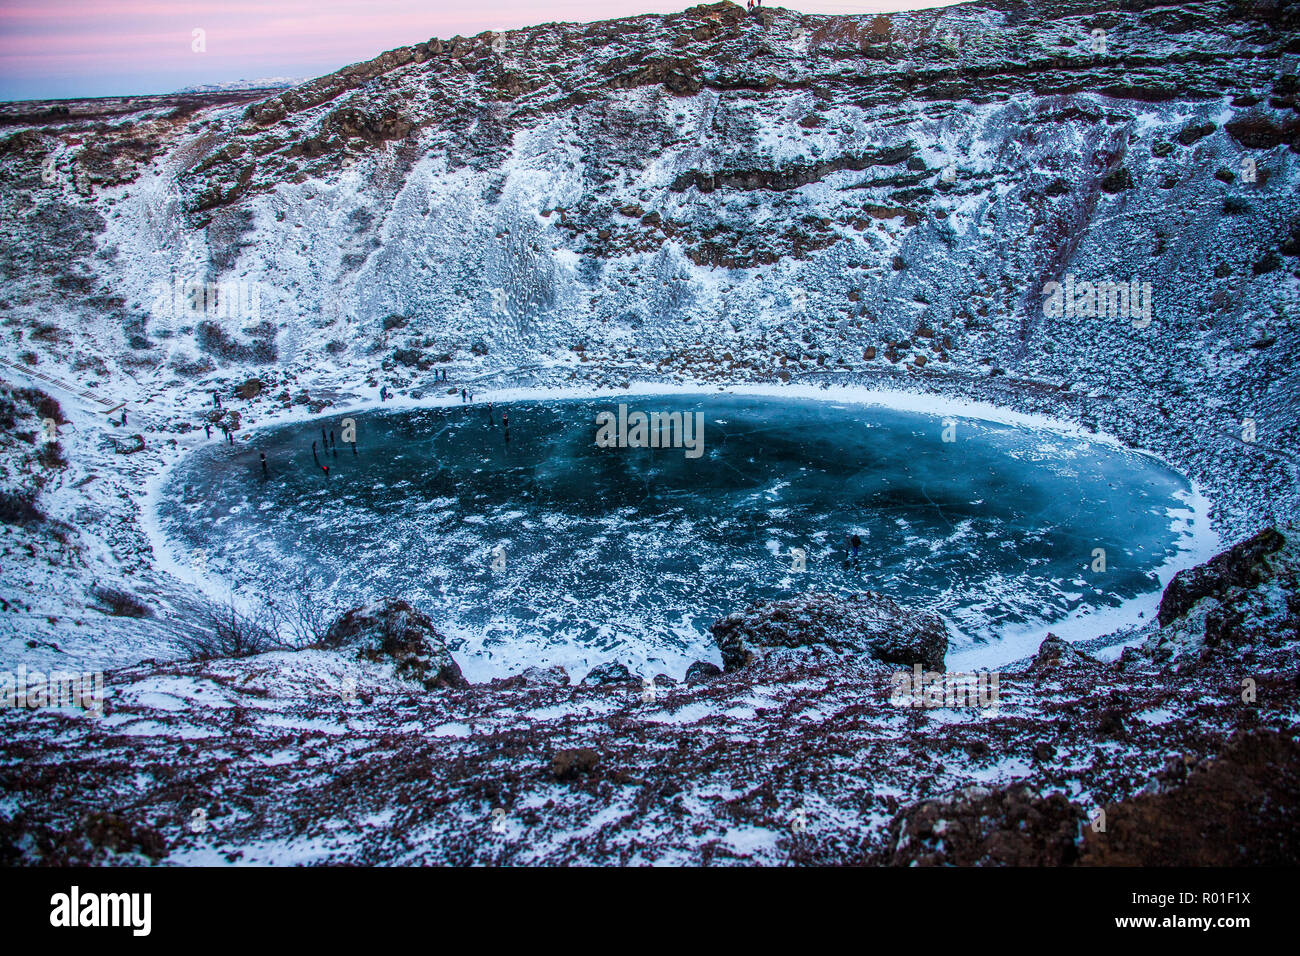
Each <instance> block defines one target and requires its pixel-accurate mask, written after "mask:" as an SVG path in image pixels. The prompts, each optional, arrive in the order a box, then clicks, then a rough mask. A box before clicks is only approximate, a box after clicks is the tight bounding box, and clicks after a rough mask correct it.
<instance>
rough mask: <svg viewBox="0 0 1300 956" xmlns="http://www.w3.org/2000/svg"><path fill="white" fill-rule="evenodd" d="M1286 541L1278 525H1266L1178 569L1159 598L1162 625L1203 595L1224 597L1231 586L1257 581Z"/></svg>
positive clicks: (1170, 622) (1265, 573) (1166, 625)
mask: <svg viewBox="0 0 1300 956" xmlns="http://www.w3.org/2000/svg"><path fill="white" fill-rule="evenodd" d="M1285 543H1286V539H1285V538H1284V537H1283V536H1282V534H1281V533H1280V532H1279V531H1278V530H1277V529H1276V528H1265V529H1264V530H1263V531H1261V532H1259V533H1258V534H1256V535H1254V536H1253V537H1250V538H1247V539H1246V540H1245V541H1242V542H1240V543H1239V544H1235V545H1233V546H1232V547H1231V548H1229V549H1228V550H1227V551H1224V552H1223V553H1222V554H1220V555H1217V556H1215V557H1213V558H1211V559H1210V560H1209V561H1207V562H1206V563H1205V564H1202V565H1198V566H1197V567H1195V568H1187V569H1185V570H1182V571H1179V572H1178V573H1177V574H1175V575H1174V579H1173V580H1172V581H1170V582H1169V586H1168V587H1166V588H1165V593H1164V596H1163V597H1161V599H1160V613H1159V621H1160V626H1161V627H1168V626H1169V625H1170V624H1172V623H1173V622H1174V621H1175V620H1177V619H1178V618H1180V617H1182V616H1183V615H1185V614H1186V613H1187V612H1188V611H1190V610H1191V609H1192V605H1194V604H1195V603H1196V602H1197V601H1199V600H1201V598H1205V597H1213V598H1217V599H1222V598H1224V597H1225V596H1226V595H1227V594H1228V591H1229V590H1230V589H1231V588H1244V587H1252V586H1253V585H1255V584H1258V583H1259V582H1260V581H1262V580H1263V579H1264V578H1265V577H1266V576H1267V574H1268V571H1267V569H1266V568H1265V567H1264V566H1263V561H1264V559H1265V558H1266V557H1267V556H1268V555H1270V554H1273V553H1274V552H1276V551H1278V550H1279V549H1280V548H1281V547H1282V546H1283V545H1284V544H1285Z"/></svg>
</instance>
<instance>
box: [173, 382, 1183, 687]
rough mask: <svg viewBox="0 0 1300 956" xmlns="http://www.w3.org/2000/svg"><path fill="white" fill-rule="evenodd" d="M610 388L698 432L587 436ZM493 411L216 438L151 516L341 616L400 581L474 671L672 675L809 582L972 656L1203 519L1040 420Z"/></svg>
mask: <svg viewBox="0 0 1300 956" xmlns="http://www.w3.org/2000/svg"><path fill="white" fill-rule="evenodd" d="M620 403H622V404H624V405H626V406H627V410H628V412H629V413H630V412H633V411H641V412H646V413H649V412H659V413H668V412H681V413H685V414H686V415H689V416H691V418H690V420H694V416H695V415H696V414H698V415H699V416H700V420H701V421H702V423H703V434H702V439H703V440H702V444H701V445H700V446H699V448H698V449H695V450H692V449H690V448H682V447H677V448H642V447H599V446H598V444H597V440H596V439H597V433H598V430H599V429H598V424H597V416H598V415H599V414H600V413H602V412H609V413H612V414H614V415H617V413H618V406H619V404H620ZM503 411H504V412H508V414H509V423H510V427H509V437H508V440H507V437H506V434H505V430H504V429H503V427H502V422H501V416H502V412H503ZM491 414H492V417H491V419H489V410H488V407H487V405H486V404H485V403H482V402H480V403H478V404H474V405H469V406H464V405H455V406H440V407H425V408H414V409H412V408H406V409H401V410H398V409H376V410H372V411H365V412H356V413H340V414H335V415H332V416H330V417H329V418H325V419H318V420H314V421H310V422H300V423H296V424H293V425H285V426H281V427H277V428H272V429H268V430H265V431H260V432H257V433H255V434H254V436H253V440H252V441H250V442H248V443H247V444H242V443H241V445H240V446H239V447H234V448H232V447H229V446H225V445H221V444H217V443H213V444H212V445H209V446H205V447H203V448H201V449H199V450H198V451H196V452H194V453H193V454H191V455H189V456H188V457H186V458H185V459H183V460H182V461H181V462H180V463H178V465H177V466H176V467H175V468H174V469H173V470H172V472H171V473H170V475H169V477H168V479H167V482H166V483H165V485H164V486H163V487H162V489H161V493H160V495H159V496H158V500H159V505H158V509H157V518H158V522H159V526H160V528H161V529H162V531H163V533H164V534H165V536H166V537H167V539H168V541H169V544H170V545H171V547H172V548H173V549H174V550H175V551H176V552H177V555H178V557H179V558H180V560H181V561H182V563H191V564H193V563H201V566H202V567H204V568H206V570H207V573H208V575H209V576H210V577H211V578H219V579H220V580H221V581H223V582H225V583H226V584H227V585H230V586H234V587H236V588H237V589H240V590H243V591H245V592H246V593H248V594H264V593H266V592H267V591H268V589H269V590H275V589H277V588H279V587H282V586H284V584H283V582H284V581H286V580H288V579H289V577H291V576H293V575H295V574H297V573H298V572H299V571H300V569H305V570H306V571H307V572H308V574H309V575H310V577H311V580H312V582H313V586H314V587H315V588H316V589H317V590H318V592H319V594H320V600H322V601H323V602H325V603H326V604H328V605H330V606H331V607H333V608H335V609H337V610H344V609H346V608H347V607H351V606H353V605H356V604H359V603H362V602H364V601H366V600H367V599H371V598H375V597H380V596H385V595H393V596H402V597H405V598H407V599H408V600H410V601H412V602H413V603H415V604H416V605H418V606H420V607H422V608H423V609H424V610H426V611H428V612H429V613H430V615H431V616H432V617H433V619H434V621H435V622H436V623H437V625H438V626H439V628H440V629H441V630H442V631H443V632H444V633H445V634H447V635H448V637H449V638H451V639H452V640H451V646H452V649H453V651H455V652H456V654H457V658H458V660H460V662H461V665H462V667H463V668H464V670H465V673H466V675H467V676H468V677H470V678H471V679H484V678H486V677H489V676H495V675H501V674H505V673H510V672H513V671H517V670H518V669H519V668H521V667H522V666H525V665H526V664H529V663H540V664H549V663H562V664H565V665H566V666H568V667H570V669H571V673H573V675H574V676H575V678H576V677H581V676H582V675H583V674H584V673H585V669H586V667H588V666H590V665H594V664H596V663H599V662H601V661H606V660H620V661H622V662H624V663H626V664H627V665H628V666H629V667H631V668H633V670H643V669H644V670H648V671H649V672H650V673H653V672H655V671H656V670H665V671H667V672H668V673H670V674H673V675H674V676H677V677H680V676H681V673H682V672H683V671H684V669H685V667H686V664H687V663H689V661H691V660H695V659H699V658H708V659H713V660H716V653H715V652H714V648H713V644H712V640H711V639H710V636H709V633H708V627H709V625H710V624H711V623H712V622H713V621H714V620H715V619H716V618H717V617H719V616H721V615H723V614H725V613H727V612H729V611H732V610H736V609H739V608H741V607H743V606H744V605H745V604H747V603H749V602H751V601H754V600H756V599H759V598H768V597H781V596H788V595H791V594H794V593H797V592H799V591H803V590H808V589H820V590H831V591H838V590H861V589H863V588H868V589H872V590H878V591H883V592H885V593H887V594H889V595H891V596H893V597H895V598H897V599H898V600H900V601H902V602H904V603H912V604H915V605H918V606H922V607H926V608H928V609H931V610H935V611H938V612H940V613H942V614H943V615H944V616H945V617H946V618H947V619H948V621H949V623H950V625H951V626H952V627H953V628H954V629H955V631H956V633H955V634H954V638H955V641H954V649H959V648H961V647H970V646H971V645H973V644H977V643H979V642H989V641H998V640H1001V639H1002V637H1003V636H1004V635H1005V634H1007V633H1011V632H1013V631H1023V630H1025V629H1026V628H1031V627H1037V626H1040V625H1047V624H1051V623H1053V622H1059V621H1061V620H1063V619H1065V618H1066V617H1068V616H1070V615H1072V614H1076V613H1077V612H1079V611H1080V609H1083V608H1113V607H1116V606H1118V605H1120V604H1121V603H1123V602H1125V601H1126V600H1128V599H1131V598H1134V597H1137V596H1139V595H1142V594H1149V593H1151V592H1153V591H1154V590H1155V589H1157V588H1158V587H1159V580H1158V578H1157V575H1156V570H1157V568H1159V567H1161V566H1162V565H1164V564H1165V563H1166V562H1169V561H1171V560H1174V559H1176V558H1177V557H1178V556H1179V554H1180V553H1182V552H1183V551H1185V550H1186V549H1187V548H1188V547H1190V543H1191V539H1192V532H1193V531H1194V530H1196V529H1194V528H1193V527H1192V525H1193V524H1194V523H1195V522H1193V520H1192V519H1193V515H1192V511H1191V509H1190V508H1189V505H1188V501H1189V492H1190V488H1189V485H1188V482H1187V481H1186V480H1185V479H1184V478H1182V477H1181V476H1179V475H1178V474H1176V473H1175V472H1173V471H1171V470H1169V469H1168V468H1166V467H1164V466H1163V465H1161V464H1159V463H1158V462H1156V461H1154V460H1152V459H1151V458H1149V457H1146V456H1143V455H1138V454H1134V453H1129V452H1126V451H1123V450H1121V449H1118V448H1116V447H1113V446H1110V445H1106V444H1101V443H1095V442H1089V441H1086V440H1083V439H1080V438H1075V437H1070V436H1065V435H1061V434H1058V433H1056V432H1052V431H1047V430H1040V429H1036V428H1028V427H1021V426H1014V425H1009V424H1000V423H995V422H989V421H982V420H979V419H973V418H964V417H958V418H945V417H941V416H938V415H928V414H921V413H918V412H911V411H898V410H891V409H888V408H882V407H878V406H869V405H856V404H851V403H846V402H836V401H826V400H812V399H788V398H774V397H761V396H750V395H736V394H720V395H710V396H703V395H682V394H677V395H663V396H653V395H636V396H623V397H620V398H607V399H565V400H538V401H514V402H510V403H509V404H505V405H502V404H498V405H496V406H495V407H494V409H493V411H492V413H491ZM344 418H352V419H354V420H355V423H356V436H357V454H356V455H354V454H353V452H352V449H351V448H350V447H349V446H348V445H346V444H344V442H343V441H342V440H341V438H342V427H341V422H342V419H344ZM945 421H948V422H950V423H951V427H949V426H948V425H945ZM633 424H635V422H633ZM322 426H323V427H324V428H326V429H327V430H330V429H332V430H333V431H334V433H335V436H336V438H339V439H340V440H339V441H338V443H337V448H336V453H335V452H334V451H332V452H330V453H328V454H326V453H325V452H324V451H318V452H317V454H318V455H319V462H320V464H328V465H329V467H330V472H331V473H330V475H329V476H328V477H326V475H325V473H324V471H323V470H322V469H321V468H320V467H319V465H318V464H317V462H316V461H314V460H313V454H312V447H311V446H312V441H313V440H315V441H317V442H321V440H322V436H321V428H322ZM611 430H612V431H613V432H614V433H617V431H618V429H617V425H616V424H615V426H614V427H612V429H611ZM605 437H609V433H608V432H607V433H606V436H605ZM629 437H630V438H635V437H636V436H635V431H631V432H630V434H629ZM945 438H947V439H949V440H945ZM259 452H265V454H266V456H267V459H268V462H269V475H268V477H266V478H264V477H263V476H262V471H261V467H260V464H259V458H258V455H259ZM1196 520H1197V521H1200V520H1201V519H1199V518H1198V519H1196ZM852 534H856V535H858V536H859V537H860V539H861V541H862V545H861V552H860V555H859V557H858V559H857V560H856V561H855V560H852V559H851V558H850V556H849V553H848V550H847V548H846V536H849V535H852ZM1097 549H1102V550H1104V552H1105V570H1104V571H1103V570H1099V569H1094V568H1095V566H1097V565H1098V554H1097ZM800 552H802V555H801V554H800ZM200 553H201V559H199V558H196V554H200Z"/></svg>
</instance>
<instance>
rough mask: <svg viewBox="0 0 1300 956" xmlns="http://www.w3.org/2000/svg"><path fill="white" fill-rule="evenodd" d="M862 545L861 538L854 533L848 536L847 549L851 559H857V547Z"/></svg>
mask: <svg viewBox="0 0 1300 956" xmlns="http://www.w3.org/2000/svg"><path fill="white" fill-rule="evenodd" d="M861 547H862V539H861V538H859V537H858V536H857V535H856V534H855V535H854V536H853V537H851V538H849V550H850V552H851V553H852V555H853V560H854V561H856V560H858V549H859V548H861Z"/></svg>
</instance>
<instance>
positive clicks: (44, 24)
mask: <svg viewBox="0 0 1300 956" xmlns="http://www.w3.org/2000/svg"><path fill="white" fill-rule="evenodd" d="M692 5H693V4H692V3H690V2H687V0H667V2H665V0H606V2H601V3H597V2H594V0H555V2H551V3H543V2H540V0H474V2H461V3H453V2H450V0H266V2H258V0H218V2H193V3H191V2H184V0H0V100H14V99H37V98H40V99H45V98H57V97H75V96H111V95H119V94H126V93H166V92H171V91H173V90H177V89H181V88H184V87H189V86H197V85H201V84H205V83H225V82H231V81H235V80H241V79H250V80H251V79H258V78H263V77H274V76H290V77H310V76H319V75H321V74H324V73H330V72H332V71H334V70H336V69H338V68H339V67H341V66H346V65H347V64H349V63H356V62H358V61H361V60H368V59H370V58H371V57H373V56H375V55H376V54H378V53H382V52H383V51H384V50H391V49H392V48H394V47H398V46H406V45H409V44H411V43H418V42H420V41H422V40H427V39H429V38H430V37H435V36H436V37H443V38H446V37H451V36H455V35H456V34H461V35H463V36H472V35H473V34H476V33H480V32H482V31H484V30H501V29H511V28H514V27H521V26H529V25H532V24H536V23H546V22H550V21H555V20H561V21H574V20H576V21H591V20H607V19H611V18H613V17H621V16H629V15H632V14H638V13H667V12H670V11H676V10H683V9H685V8H686V7H688V6H692ZM776 5H777V4H769V6H776ZM943 5H945V3H944V0H920V2H909V0H892V2H891V0H863V2H859V3H851V2H845V0H806V2H799V3H797V4H792V5H791V6H792V8H793V9H798V10H801V11H803V12H805V13H874V12H878V11H883V10H904V9H913V8H917V7H933V6H943ZM195 29H202V30H203V31H204V32H205V38H204V39H205V45H206V51H205V52H202V53H196V52H194V50H193V49H192V46H193V31H194V30H195Z"/></svg>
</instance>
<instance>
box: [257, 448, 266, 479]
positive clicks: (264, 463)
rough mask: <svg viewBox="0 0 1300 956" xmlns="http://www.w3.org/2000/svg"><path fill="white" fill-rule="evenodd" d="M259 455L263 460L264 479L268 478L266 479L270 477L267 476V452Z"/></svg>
mask: <svg viewBox="0 0 1300 956" xmlns="http://www.w3.org/2000/svg"><path fill="white" fill-rule="evenodd" d="M258 454H259V455H260V456H261V458H262V477H263V478H266V477H268V475H267V473H266V452H264V451H263V452H258Z"/></svg>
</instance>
